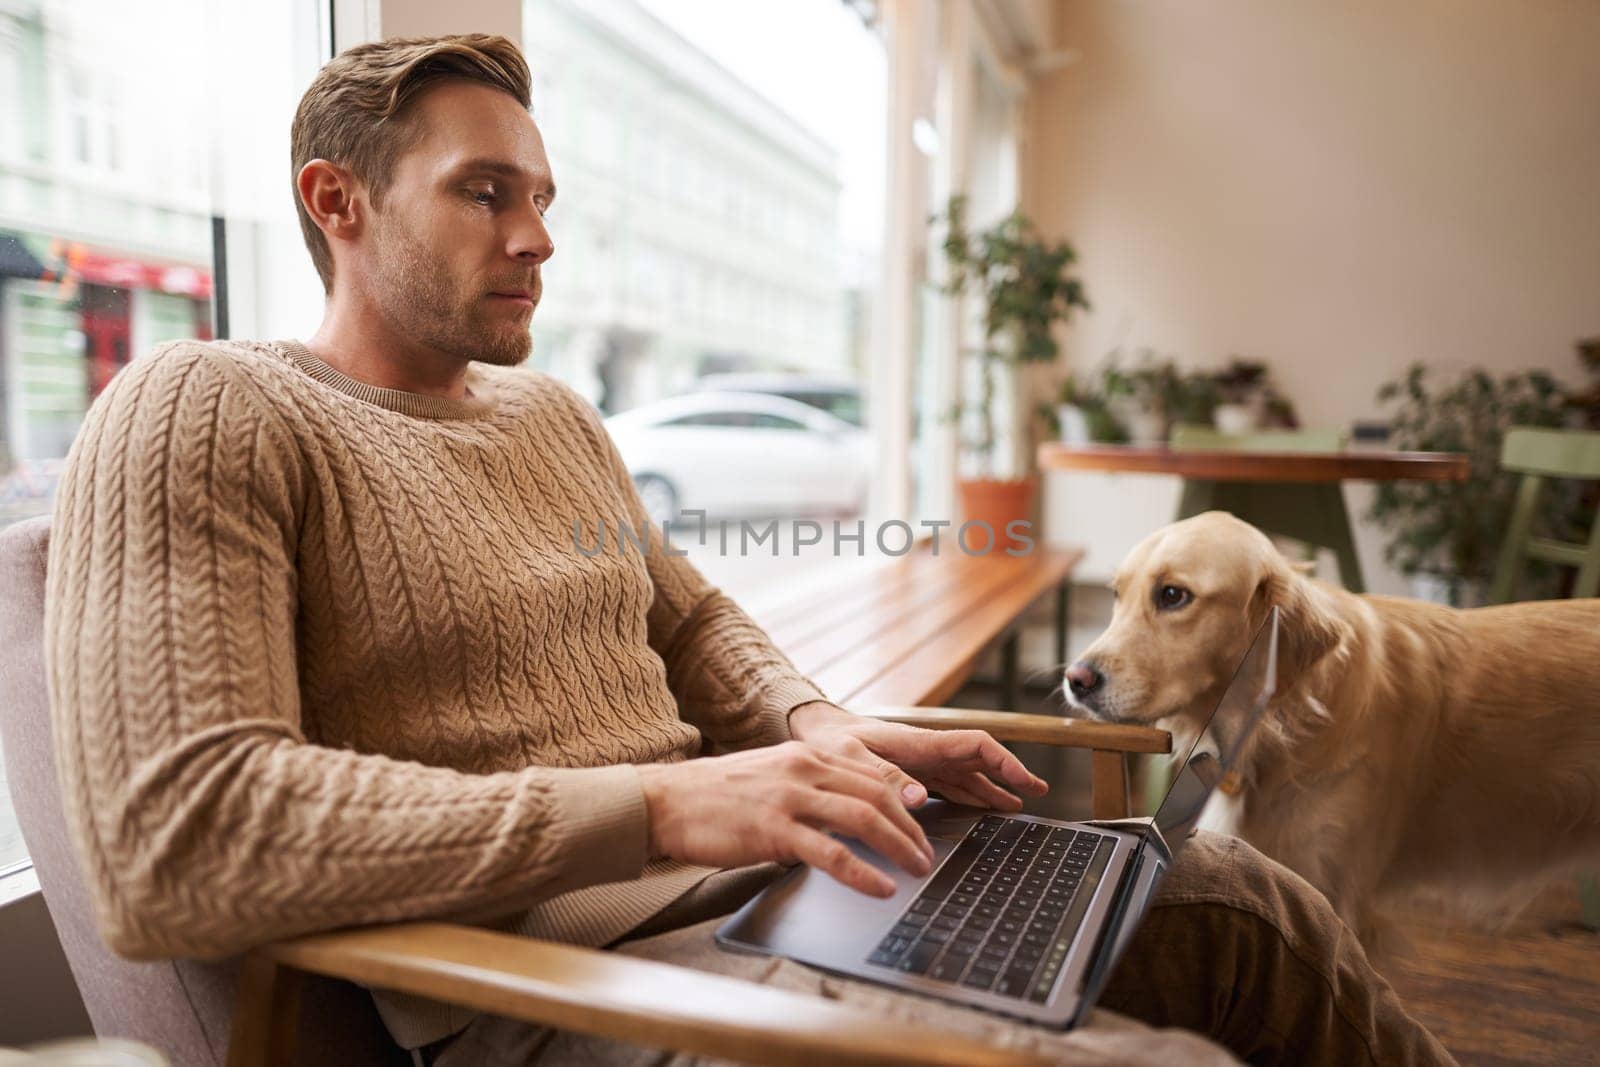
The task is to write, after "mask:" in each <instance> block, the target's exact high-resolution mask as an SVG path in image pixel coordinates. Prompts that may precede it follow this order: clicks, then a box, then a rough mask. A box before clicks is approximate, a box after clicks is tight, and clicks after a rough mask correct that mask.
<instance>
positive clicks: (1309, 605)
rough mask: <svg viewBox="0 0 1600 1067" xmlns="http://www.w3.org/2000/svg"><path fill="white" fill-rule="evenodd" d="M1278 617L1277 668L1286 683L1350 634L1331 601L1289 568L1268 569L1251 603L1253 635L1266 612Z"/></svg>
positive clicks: (1294, 569)
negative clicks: (1270, 609)
mask: <svg viewBox="0 0 1600 1067" xmlns="http://www.w3.org/2000/svg"><path fill="white" fill-rule="evenodd" d="M1272 607H1276V608H1277V609H1278V612H1279V615H1280V628H1279V636H1278V665H1279V670H1280V671H1281V673H1282V677H1283V678H1284V679H1285V680H1286V681H1287V682H1288V683H1289V684H1293V683H1294V681H1295V680H1296V679H1298V678H1300V677H1302V676H1304V674H1305V672H1306V671H1308V670H1310V669H1311V668H1312V667H1314V666H1316V664H1317V663H1318V662H1319V661H1320V660H1321V659H1322V657H1324V656H1326V655H1327V654H1328V653H1330V652H1332V651H1333V650H1334V649H1335V648H1337V647H1339V645H1340V643H1342V642H1343V641H1344V640H1345V639H1346V638H1347V637H1349V636H1350V634H1351V632H1352V631H1351V627H1350V624H1349V623H1348V622H1347V621H1345V619H1344V617H1343V616H1342V615H1341V614H1340V613H1339V611H1338V608H1337V606H1336V605H1335V604H1334V602H1333V598H1332V597H1330V596H1329V595H1328V594H1327V593H1326V592H1324V591H1323V590H1322V589H1321V588H1320V587H1319V586H1318V585H1317V584H1316V583H1315V582H1312V581H1310V580H1309V579H1307V578H1305V577H1303V576H1302V575H1301V574H1300V573H1299V572H1298V570H1297V569H1296V568H1294V567H1292V566H1283V567H1273V568H1271V569H1269V570H1268V571H1267V573H1266V575H1264V576H1263V577H1262V579H1261V581H1260V583H1259V584H1257V586H1256V591H1255V596H1254V597H1252V598H1251V602H1250V627H1251V630H1252V632H1254V630H1255V628H1256V627H1258V626H1260V625H1261V623H1262V622H1264V621H1265V620H1266V617H1267V610H1268V609H1269V608H1272Z"/></svg>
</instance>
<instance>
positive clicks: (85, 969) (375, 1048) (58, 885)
mask: <svg viewBox="0 0 1600 1067" xmlns="http://www.w3.org/2000/svg"><path fill="white" fill-rule="evenodd" d="M49 543H50V520H49V518H48V517H45V518H38V519H26V520H24V521H22V522H18V523H14V524H13V525H11V526H9V527H7V528H5V529H4V530H0V746H3V748H4V751H5V762H6V773H7V775H8V777H9V781H10V785H11V794H12V801H13V803H14V805H15V807H16V813H17V821H18V823H19V824H20V825H21V827H22V837H23V840H24V841H25V842H26V843H27V846H28V854H29V857H30V858H31V859H32V861H33V865H34V869H35V871H36V873H37V874H38V876H39V885H40V888H41V889H42V890H43V893H44V899H45V904H46V906H47V907H48V908H49V911H50V918H51V920H52V921H53V922H54V923H55V927H56V932H57V934H58V936H59V937H60V939H61V947H62V950H63V951H64V952H65V953H66V957H67V962H68V963H69V964H70V966H71V967H72V976H73V978H74V979H75V980H76V981H77V983H78V991H79V993H80V995H81V996H82V997H83V1002H84V1007H85V1008H87V1009H88V1012H89V1018H90V1020H91V1021H92V1022H93V1023H94V1028H95V1032H96V1033H97V1034H99V1035H101V1036H102V1037H128V1038H133V1039H135V1040H138V1041H143V1042H145V1043H147V1044H149V1045H151V1046H152V1047H154V1048H158V1049H160V1050H162V1051H163V1052H164V1053H166V1055H167V1056H168V1057H169V1058H170V1059H171V1061H172V1063H173V1064H174V1065H175V1067H189V1065H216V1067H220V1065H221V1064H222V1063H223V1062H224V1061H225V1059H226V1057H227V1047H228V1026H229V1020H230V1017H231V1015H232V1011H233V1002H234V996H235V993H236V989H237V985H238V970H239V966H238V961H237V960H229V961H225V962H222V963H199V962H196V961H192V960H176V961H168V962H161V963H137V962H133V961H130V960H125V959H123V958H121V957H120V956H117V955H115V954H114V953H112V952H111V951H110V950H109V949H107V948H106V947H105V944H104V942H102V941H101V940H100V934H99V932H98V930H96V928H95V923H94V912H93V909H92V906H91V904H90V902H89V894H88V890H87V888H86V886H85V885H84V880H83V871H82V869H81V868H80V867H79V865H78V858H77V855H76V854H75V853H74V851H73V847H72V840H71V838H70V836H69V835H68V833H67V826H66V820H65V817H64V815H63V812H62V808H61V789H60V785H59V784H58V781H57V778H56V764H55V747H54V744H53V742H52V739H51V729H50V703H49V694H48V690H47V688H46V683H45V671H44V592H45V563H46V559H47V557H48V554H49ZM301 998H302V1012H301V1020H300V1028H299V1045H298V1048H299V1053H300V1055H299V1058H300V1059H301V1061H302V1062H307V1063H338V1064H353V1065H360V1064H386V1063H392V1062H409V1059H408V1058H406V1059H401V1058H400V1055H401V1054H400V1053H399V1051H398V1049H396V1048H395V1046H394V1045H393V1043H392V1042H390V1041H389V1039H388V1035H387V1033H386V1032H385V1031H384V1030H383V1026H382V1023H381V1022H380V1021H379V1019H378V1016H377V1012H376V1010H375V1009H374V1008H373V1005H372V999H371V997H370V996H369V995H368V994H367V993H366V991H364V990H362V989H359V988H358V987H356V986H353V985H351V984H349V983H348V982H337V981H333V980H330V979H324V978H312V979H310V980H308V981H307V982H306V983H305V984H304V986H303V988H302V991H301Z"/></svg>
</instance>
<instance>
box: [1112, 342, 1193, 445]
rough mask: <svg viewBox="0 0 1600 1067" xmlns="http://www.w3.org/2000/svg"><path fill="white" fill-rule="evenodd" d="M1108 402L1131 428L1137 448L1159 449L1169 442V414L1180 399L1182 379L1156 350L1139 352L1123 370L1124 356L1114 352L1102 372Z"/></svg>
mask: <svg viewBox="0 0 1600 1067" xmlns="http://www.w3.org/2000/svg"><path fill="white" fill-rule="evenodd" d="M1101 375H1102V378H1103V381H1104V386H1103V388H1104V390H1105V395H1106V398H1107V400H1108V401H1109V402H1111V404H1112V406H1113V408H1114V409H1115V410H1117V411H1118V414H1119V415H1120V416H1121V418H1122V421H1123V422H1124V423H1125V424H1126V426H1127V428H1128V438H1129V440H1130V441H1132V443H1134V444H1136V445H1159V444H1164V443H1165V442H1166V440H1167V424H1168V421H1169V417H1170V416H1169V412H1170V411H1171V410H1172V408H1173V406H1174V401H1175V400H1176V399H1177V397H1178V395H1179V392H1180V389H1181V382H1182V378H1181V376H1180V375H1179V374H1178V369H1177V367H1176V366H1174V365H1173V362H1172V361H1171V360H1170V359H1161V358H1160V357H1159V356H1157V354H1156V352H1155V350H1154V349H1150V348H1142V349H1140V350H1139V353H1138V355H1137V357H1135V359H1134V361H1133V362H1132V364H1130V365H1128V366H1124V365H1123V363H1122V353H1121V352H1120V350H1116V349H1113V350H1112V352H1111V353H1110V355H1109V356H1108V357H1107V359H1106V363H1105V367H1104V369H1103V370H1102V371H1101Z"/></svg>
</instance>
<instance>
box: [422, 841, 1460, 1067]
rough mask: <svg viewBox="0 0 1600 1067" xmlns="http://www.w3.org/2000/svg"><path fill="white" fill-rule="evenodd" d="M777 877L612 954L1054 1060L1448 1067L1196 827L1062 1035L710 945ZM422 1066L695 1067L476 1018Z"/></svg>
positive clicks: (1291, 878)
mask: <svg viewBox="0 0 1600 1067" xmlns="http://www.w3.org/2000/svg"><path fill="white" fill-rule="evenodd" d="M779 873H781V869H780V868H778V867H777V866H776V865H773V864H767V865H763V866H761V867H747V868H741V869H738V870H731V871H725V872H722V873H721V874H718V875H713V876H712V877H711V878H709V879H707V880H706V881H705V882H704V883H702V884H701V885H700V886H699V887H697V888H696V889H695V890H694V891H692V892H690V893H689V894H687V895H685V896H684V897H683V898H681V899H680V900H678V901H677V902H675V903H674V904H673V905H672V906H671V907H670V908H668V909H667V910H666V911H664V912H662V913H661V914H659V915H656V916H654V917H653V918H651V919H650V920H648V921H647V922H645V923H644V924H642V925H641V926H640V927H639V928H638V929H636V930H634V931H632V932H631V933H630V934H629V935H628V936H627V937H625V938H624V939H623V940H622V941H621V942H619V943H618V944H616V945H615V946H613V949H614V951H617V952H622V953H626V954H628V955H631V956H640V957H643V958H646V959H653V960H660V961H662V962H666V963H674V964H679V965H681V966H685V967H693V968H695V969H697V970H703V971H712V972H715V973H718V974H725V975H730V976H733V977H737V978H743V979H745V980H747V981H751V982H759V983H761V984H764V985H770V986H776V987H780V988H784V989H790V990H796V991H799V992H805V993H810V994H814V995H818V996H823V997H828V998H830V999H834V1000H842V1001H845V1002H847V1003H850V1004H854V1005H857V1006H859V1007H861V1008H862V1009H863V1010H865V1011H869V1012H874V1013H878V1014H881V1015H882V1016H883V1017H885V1018H895V1019H901V1020H905V1021H911V1022H917V1023H922V1024H925V1025H928V1026H937V1027H942V1028H945V1029H949V1030H956V1031H961V1032H964V1033H968V1034H972V1035H975V1036H979V1037H982V1038H984V1039H985V1040H987V1041H989V1042H990V1043H992V1044H995V1045H997V1046H1000V1047H1009V1048H1017V1049H1029V1050H1034V1051H1038V1052H1044V1053H1047V1054H1052V1055H1055V1056H1056V1057H1057V1058H1059V1060H1060V1062H1062V1063H1070V1064H1159V1065H1160V1067H1172V1065H1174V1064H1185V1065H1188V1064H1209V1063H1233V1062H1235V1058H1237V1059H1240V1060H1244V1061H1246V1062H1249V1063H1256V1064H1267V1063H1292V1064H1330V1065H1333V1064H1338V1065H1341V1067H1342V1065H1359V1064H1381V1065H1383V1067H1391V1065H1392V1067H1401V1065H1405V1064H1449V1063H1453V1062H1454V1061H1453V1060H1452V1059H1451V1057H1450V1055H1449V1053H1447V1052H1446V1051H1445V1050H1444V1047H1443V1046H1442V1045H1440V1044H1439V1042H1438V1041H1437V1040H1436V1039H1435V1038H1434V1037H1433V1035H1431V1034H1429V1033H1428V1031H1427V1030H1426V1029H1424V1028H1423V1026H1422V1025H1421V1024H1420V1023H1418V1022H1417V1021H1416V1020H1415V1019H1413V1018H1412V1017H1411V1016H1410V1015H1408V1014H1407V1013H1406V1010H1405V1008H1404V1006H1403V1005H1401V1003H1400V1000H1399V998H1398V997H1397V996H1396V995H1395V992H1394V990H1393V989H1391V988H1390V987H1389V983H1388V982H1386V981H1384V979H1383V978H1382V977H1381V976H1380V975H1379V974H1378V973H1377V972H1376V971H1374V970H1373V969H1372V966H1371V965H1370V964H1369V963H1368V962H1367V956H1366V953H1365V952H1364V951H1362V948H1361V945H1360V944H1359V943H1358V942H1357V941H1356V939H1355V936H1354V935H1353V934H1352V933H1351V932H1350V930H1349V929H1348V928H1347V927H1346V926H1345V925H1344V923H1343V922H1341V921H1340V919H1339V917H1338V916H1337V915H1335V914H1334V912H1333V909H1332V908H1331V907H1330V906H1329V905H1328V902H1327V900H1326V899H1324V898H1323V896H1322V894H1321V893H1318V892H1317V891H1316V890H1315V889H1314V888H1312V887H1311V885H1310V884H1308V883H1307V882H1306V881H1305V880H1304V879H1302V878H1300V877H1299V876H1298V875H1296V874H1294V873H1293V872H1292V871H1290V870H1288V869H1287V868H1285V867H1283V866H1281V865H1279V864H1277V863H1274V862H1273V861H1272V860H1269V859H1267V858H1266V857H1264V856H1262V855H1261V854H1260V853H1259V852H1256V851H1255V850H1254V849H1252V848H1251V847H1250V846H1249V845H1246V844H1245V843H1243V842H1242V841H1239V840H1238V839H1237V838H1233V837H1228V836H1225V835H1221V834H1208V833H1201V834H1199V835H1197V836H1196V837H1195V838H1194V840H1192V841H1191V842H1190V843H1189V847H1188V848H1187V849H1185V850H1184V852H1183V854H1182V856H1181V858H1180V859H1179V861H1178V862H1177V863H1176V864H1175V865H1174V867H1173V869H1172V870H1171V871H1170V872H1169V874H1168V876H1167V878H1166V880H1165V881H1164V882H1163V883H1162V885H1161V888H1160V890H1159V891H1158V892H1157V894H1156V899H1155V901H1154V902H1153V903H1152V905H1151V908H1150V910H1149V912H1148V914H1147V915H1146V916H1145V918H1144V921H1143V923H1142V924H1141V925H1140V927H1139V930H1138V932H1137V933H1136V934H1135V935H1134V939H1133V941H1132V943H1131V944H1130V945H1129V947H1128V951H1127V954H1126V955H1125V956H1124V957H1123V959H1122V961H1121V962H1120V963H1119V964H1118V965H1117V970H1116V973H1115V974H1113V975H1112V978H1111V981H1110V982H1109V984H1108V985H1107V988H1106V990H1105V992H1104V993H1103V994H1102V995H1101V998H1100V1002H1099V1007H1098V1008H1097V1009H1096V1010H1095V1011H1094V1012H1092V1013H1091V1014H1090V1016H1089V1018H1088V1020H1087V1022H1086V1023H1085V1024H1084V1025H1082V1026H1080V1027H1078V1028H1077V1029H1075V1030H1072V1031H1068V1032H1061V1031H1055V1030H1049V1029H1046V1028H1043V1027H1038V1026H1031V1025H1029V1024H1027V1023H1021V1022H1015V1021H1011V1020H1007V1019H1003V1018H1000V1017H999V1016H995V1015H990V1014H988V1013H986V1012H982V1011H978V1010H976V1009H972V1008H963V1007H959V1006H957V1005H953V1004H947V1003H944V1002H941V1001H937V1000H933V999H930V998H927V997H922V996H918V995H916V994H913V993H903V992H898V991H896V990H893V989H889V988H886V987H883V986H877V985H873V984H871V983H869V982H860V981H856V980H853V979H847V978H838V977H835V976H833V975H828V974H825V973H823V972H821V971H818V970H816V969H814V968H811V967H807V966H805V965H803V964H799V963H795V962H793V961H791V960H785V959H774V958H770V957H763V956H750V955H741V954H735V953H731V952H725V951H722V950H721V949H718V948H717V947H716V946H715V944H714V943H713V940H712V933H713V931H714V930H715V929H716V927H717V925H718V924H719V923H720V922H721V916H724V915H726V914H727V913H729V912H731V911H733V910H734V909H735V908H737V907H738V906H739V905H740V904H743V903H744V902H745V901H746V900H748V899H749V898H750V897H752V896H753V895H754V894H755V893H757V892H759V891H760V889H761V888H762V887H763V886H765V885H766V884H768V883H769V882H770V881H771V880H772V879H773V878H774V877H776V876H777V875H778V874H779ZM1200 1035H1205V1036H1203V1037H1202V1036H1200ZM425 1061H426V1062H427V1063H429V1064H437V1065H438V1067H467V1065H494V1067H512V1065H516V1067H522V1065H528V1064H538V1065H540V1067H545V1065H553V1064H577V1063H583V1064H620V1065H627V1067H643V1065H645V1064H650V1065H656V1067H688V1065H691V1064H694V1065H701V1064H706V1063H707V1062H708V1061H706V1060H704V1059H697V1058H694V1057H689V1056H685V1055H681V1054H674V1053H668V1052H662V1051H659V1050H652V1049H646V1048H642V1047H640V1046H637V1045H629V1044H625V1043H623V1042H620V1041H615V1040H611V1039H606V1038H596V1037H589V1036H586V1035H582V1034H574V1033H569V1032H566V1031H555V1030H551V1029H548V1028H545V1027H539V1026H535V1025H533V1024H531V1023H523V1022H518V1021H516V1020H511V1019H505V1018H501V1017H498V1016H488V1015H485V1016H480V1017H479V1018H478V1019H477V1020H475V1021H474V1022H473V1023H472V1024H471V1025H469V1026H468V1027H467V1028H466V1030H464V1031H462V1032H461V1033H460V1034H459V1035H457V1036H456V1037H455V1038H453V1039H451V1040H449V1041H448V1042H447V1043H445V1044H443V1047H436V1048H433V1049H430V1050H428V1052H427V1054H426V1056H425Z"/></svg>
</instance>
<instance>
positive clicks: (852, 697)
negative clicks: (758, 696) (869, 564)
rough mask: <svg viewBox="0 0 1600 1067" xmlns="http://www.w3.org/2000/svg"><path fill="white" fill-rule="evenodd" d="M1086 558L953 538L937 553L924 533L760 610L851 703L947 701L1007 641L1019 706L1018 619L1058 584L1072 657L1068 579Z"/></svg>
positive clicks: (827, 688) (806, 668) (798, 662)
mask: <svg viewBox="0 0 1600 1067" xmlns="http://www.w3.org/2000/svg"><path fill="white" fill-rule="evenodd" d="M1082 558H1083V552H1082V550H1080V549H1067V550H1062V549H1038V550H1036V551H1034V552H1031V553H1029V554H1027V555H1025V556H1008V555H1005V554H1004V553H994V554H990V555H986V556H969V555H966V554H964V553H962V552H959V551H951V550H950V548H949V546H943V551H941V552H939V553H938V554H937V555H935V554H934V553H933V552H932V551H931V550H930V547H929V545H928V543H927V542H922V543H921V544H919V546H918V547H917V548H916V549H914V550H913V551H912V552H910V553H908V554H907V555H905V556H903V557H901V558H899V559H896V560H893V561H892V562H889V563H885V564H883V565H881V566H879V567H878V568H877V569H875V570H873V571H871V572H869V573H867V574H866V575H863V576H862V577H861V578H860V579H859V580H857V581H850V582H847V583H845V584H844V585H843V586H842V587H837V588H835V587H829V588H823V589H819V590H817V591H816V592H814V593H809V594H806V595H804V596H801V597H799V598H797V599H795V600H792V601H788V602H785V603H783V604H782V605H779V606H778V607H776V608H775V609H773V610H770V611H764V612H758V613H757V614H756V621H757V622H759V623H760V624H761V626H762V627H763V628H764V629H765V630H766V631H767V633H768V634H770V635H771V636H772V639H773V640H774V641H775V642H777V644H778V647H780V648H782V649H783V650H784V652H785V653H786V654H787V655H788V656H789V658H790V659H791V660H793V661H794V664H795V666H796V667H798V668H800V671H801V673H803V674H805V675H806V676H807V677H809V678H810V679H811V680H812V681H814V682H816V683H817V685H819V686H821V687H822V691H823V692H825V693H827V694H828V696H829V697H830V698H832V699H833V700H835V701H837V702H839V703H840V704H843V705H845V706H846V707H855V706H857V705H875V704H895V705H905V706H914V705H924V704H939V703H942V702H943V701H945V700H947V699H949V698H950V696H951V695H952V694H954V693H955V692H956V691H957V690H958V689H960V688H961V687H962V686H963V685H964V684H966V682H967V680H968V679H969V678H970V677H971V676H972V670H973V666H974V665H975V663H976V662H977V659H978V656H979V654H980V653H982V652H983V651H984V649H986V648H987V647H989V645H990V644H992V643H993V642H995V641H997V640H998V641H1000V642H1001V680H1002V681H1001V685H1002V691H1003V695H1004V702H1005V706H1006V707H1008V708H1014V707H1016V706H1017V704H1018V703H1019V701H1018V696H1019V693H1018V686H1017V644H1018V640H1017V639H1018V622H1019V620H1020V619H1021V618H1022V615H1023V613H1024V612H1026V611H1027V610H1028V608H1029V607H1030V606H1032V604H1033V603H1034V601H1036V600H1038V599H1039V598H1040V597H1041V596H1043V595H1045V594H1046V593H1049V592H1051V591H1052V590H1053V591H1054V592H1055V626H1056V662H1057V663H1058V664H1064V662H1065V660H1066V657H1067V650H1066V642H1067V610H1068V607H1069V606H1070V603H1069V600H1068V597H1069V588H1070V587H1069V585H1068V582H1069V579H1070V578H1071V576H1072V568H1073V567H1074V566H1076V565H1077V563H1078V561H1079V560H1081V559H1082Z"/></svg>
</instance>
